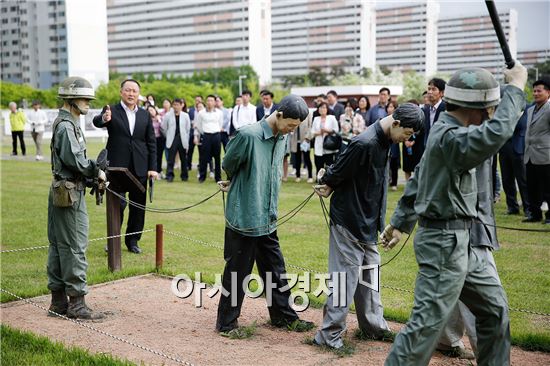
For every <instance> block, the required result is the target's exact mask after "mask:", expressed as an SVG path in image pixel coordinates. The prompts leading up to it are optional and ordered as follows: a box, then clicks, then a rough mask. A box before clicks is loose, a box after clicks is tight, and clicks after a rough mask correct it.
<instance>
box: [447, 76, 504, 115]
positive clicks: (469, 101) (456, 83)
mask: <svg viewBox="0 0 550 366" xmlns="http://www.w3.org/2000/svg"><path fill="white" fill-rule="evenodd" d="M443 100H444V101H445V102H446V103H449V104H454V105H457V106H460V107H465V108H473V109H485V108H489V107H493V106H496V105H498V103H500V86H499V84H498V82H497V81H496V79H495V77H494V76H493V74H491V73H490V72H489V71H487V70H485V69H482V68H479V67H468V68H464V69H460V70H458V71H457V72H455V73H454V74H453V76H451V78H450V79H449V82H448V83H447V86H446V87H445V95H444V96H443Z"/></svg>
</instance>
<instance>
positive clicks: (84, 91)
mask: <svg viewBox="0 0 550 366" xmlns="http://www.w3.org/2000/svg"><path fill="white" fill-rule="evenodd" d="M58 94H59V98H61V99H88V100H94V99H95V92H94V87H93V86H92V84H91V83H90V82H89V81H88V80H86V79H84V78H81V77H80V76H72V77H69V78H67V79H65V80H63V82H62V83H61V85H59V89H58Z"/></svg>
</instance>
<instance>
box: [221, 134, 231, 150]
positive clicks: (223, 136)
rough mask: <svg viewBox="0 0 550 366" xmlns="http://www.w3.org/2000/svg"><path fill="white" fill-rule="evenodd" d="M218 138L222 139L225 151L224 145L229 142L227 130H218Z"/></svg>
mask: <svg viewBox="0 0 550 366" xmlns="http://www.w3.org/2000/svg"><path fill="white" fill-rule="evenodd" d="M220 138H221V140H222V146H223V151H224V152H225V151H227V150H226V149H225V147H226V146H227V143H228V142H229V134H228V133H227V132H220Z"/></svg>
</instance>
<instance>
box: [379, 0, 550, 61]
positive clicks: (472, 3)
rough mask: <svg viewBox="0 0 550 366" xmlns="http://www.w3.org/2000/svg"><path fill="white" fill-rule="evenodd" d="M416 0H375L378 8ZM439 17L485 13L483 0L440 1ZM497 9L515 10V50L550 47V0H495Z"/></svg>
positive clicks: (485, 8)
mask: <svg viewBox="0 0 550 366" xmlns="http://www.w3.org/2000/svg"><path fill="white" fill-rule="evenodd" d="M414 2H419V1H393V0H390V1H388V0H385V1H384V2H383V3H382V1H380V0H379V1H378V2H377V5H376V7H377V8H387V7H392V6H396V5H401V4H403V5H404V4H410V3H414ZM439 4H440V7H441V13H440V15H439V17H440V18H441V19H443V18H448V17H451V16H452V17H456V16H462V15H464V16H468V15H476V14H487V7H486V6H485V2H484V1H483V0H468V1H453V0H441V1H439ZM495 4H496V7H497V9H499V10H500V9H510V8H514V9H516V11H517V12H518V51H527V50H539V49H550V25H549V20H550V0H537V1H498V0H497V1H495Z"/></svg>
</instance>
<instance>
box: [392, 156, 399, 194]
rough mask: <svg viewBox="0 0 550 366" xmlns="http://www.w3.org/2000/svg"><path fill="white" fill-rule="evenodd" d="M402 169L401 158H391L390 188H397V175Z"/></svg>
mask: <svg viewBox="0 0 550 366" xmlns="http://www.w3.org/2000/svg"><path fill="white" fill-rule="evenodd" d="M400 167H401V161H400V157H399V156H397V157H391V158H390V172H391V180H390V186H392V187H397V174H398V173H399V168H400Z"/></svg>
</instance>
